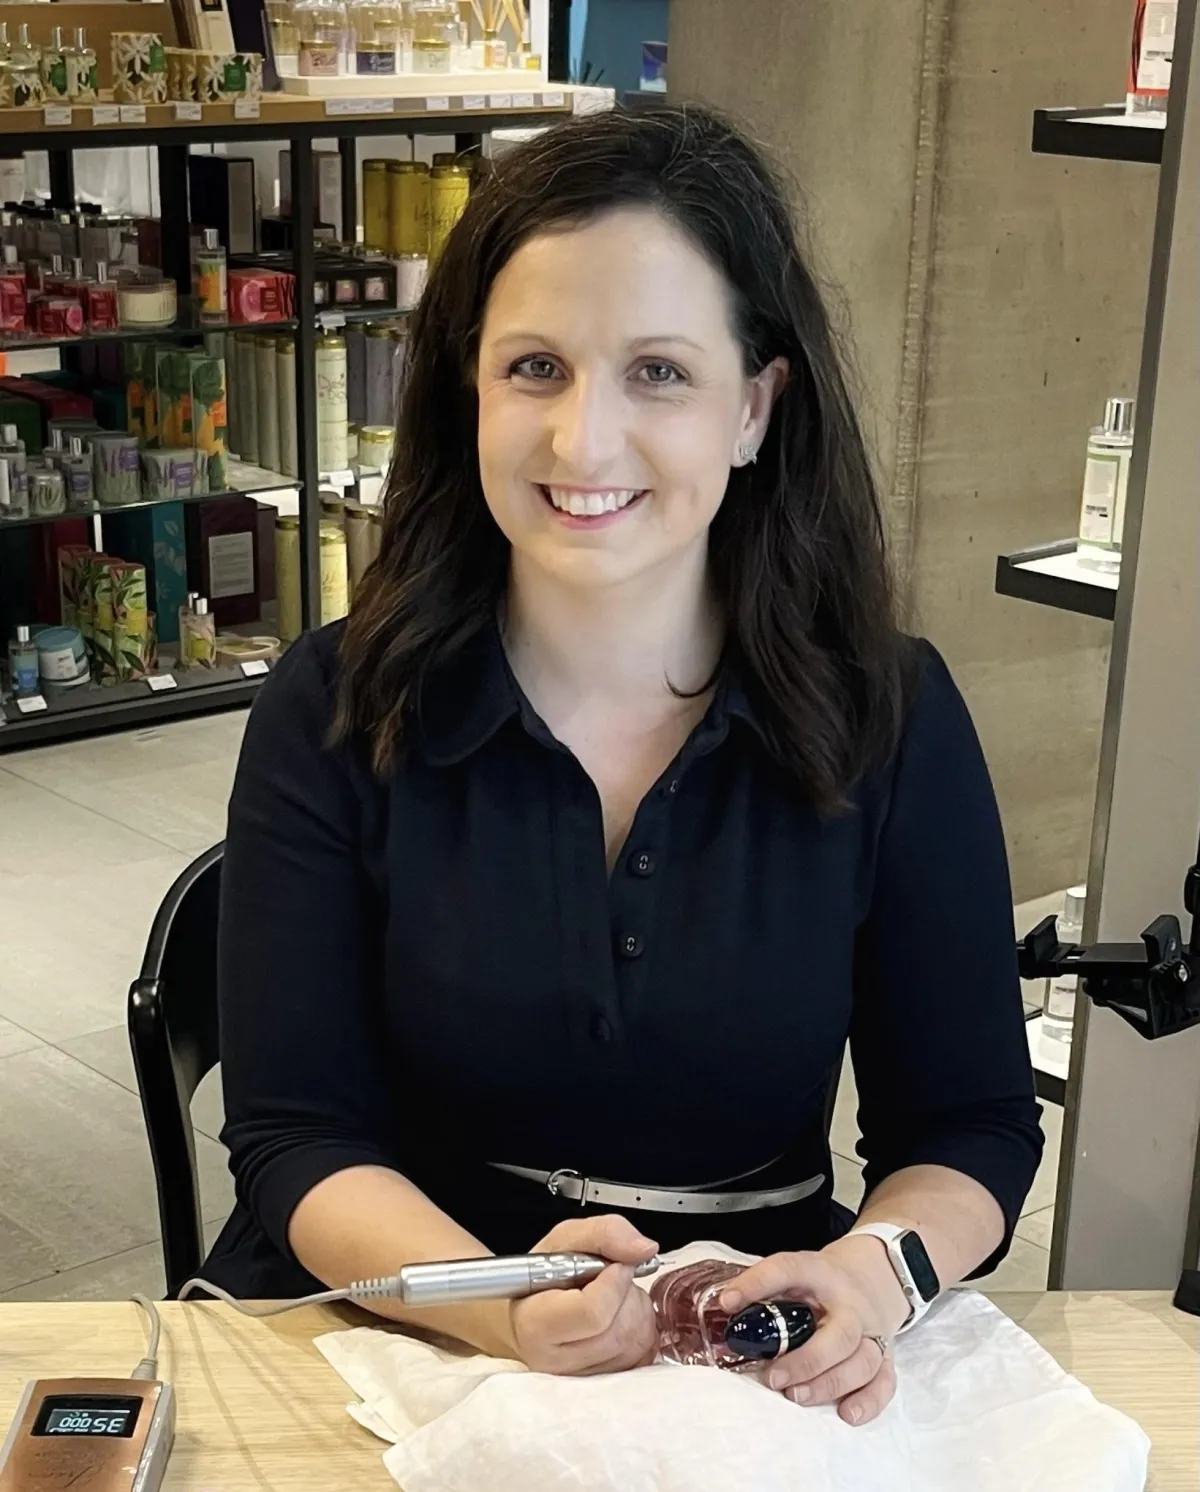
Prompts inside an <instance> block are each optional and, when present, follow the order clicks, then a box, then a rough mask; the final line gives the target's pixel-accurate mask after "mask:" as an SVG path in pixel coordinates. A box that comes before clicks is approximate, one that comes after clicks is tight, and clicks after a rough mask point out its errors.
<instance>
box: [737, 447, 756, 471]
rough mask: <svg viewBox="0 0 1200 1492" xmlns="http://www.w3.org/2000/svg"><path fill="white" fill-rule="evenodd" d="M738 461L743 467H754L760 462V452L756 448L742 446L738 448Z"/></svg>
mask: <svg viewBox="0 0 1200 1492" xmlns="http://www.w3.org/2000/svg"><path fill="white" fill-rule="evenodd" d="M738 460H739V461H740V462H741V464H742V465H743V466H753V465H754V463H755V462H756V461H757V460H758V451H757V450H756V449H755V448H754V446H750V445H740V446H738Z"/></svg>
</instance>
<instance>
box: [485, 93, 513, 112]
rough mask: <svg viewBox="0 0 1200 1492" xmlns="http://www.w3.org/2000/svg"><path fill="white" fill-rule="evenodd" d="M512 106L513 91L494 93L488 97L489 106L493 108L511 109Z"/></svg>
mask: <svg viewBox="0 0 1200 1492" xmlns="http://www.w3.org/2000/svg"><path fill="white" fill-rule="evenodd" d="M512 106H513V102H512V94H511V93H493V94H492V96H491V98H489V99H488V107H489V108H491V109H511V108H512Z"/></svg>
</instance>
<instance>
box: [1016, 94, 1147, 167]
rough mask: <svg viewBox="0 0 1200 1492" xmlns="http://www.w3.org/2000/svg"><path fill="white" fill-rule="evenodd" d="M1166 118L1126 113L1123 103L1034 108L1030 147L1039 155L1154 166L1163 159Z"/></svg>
mask: <svg viewBox="0 0 1200 1492" xmlns="http://www.w3.org/2000/svg"><path fill="white" fill-rule="evenodd" d="M1166 122H1167V121H1166V115H1165V114H1132V115H1128V114H1126V113H1125V106H1124V105H1123V104H1109V105H1106V106H1105V107H1104V108H1102V109H1035V110H1034V111H1033V149H1034V152H1035V153H1036V154H1038V155H1074V156H1086V157H1088V158H1089V159H1091V160H1097V161H1137V162H1140V163H1141V164H1142V165H1145V166H1157V165H1160V164H1161V163H1162V149H1163V135H1164V134H1165V133H1166Z"/></svg>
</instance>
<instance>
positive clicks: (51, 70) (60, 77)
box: [42, 26, 71, 101]
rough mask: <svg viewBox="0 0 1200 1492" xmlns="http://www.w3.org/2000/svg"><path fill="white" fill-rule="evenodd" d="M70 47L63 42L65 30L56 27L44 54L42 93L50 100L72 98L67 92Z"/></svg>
mask: <svg viewBox="0 0 1200 1492" xmlns="http://www.w3.org/2000/svg"><path fill="white" fill-rule="evenodd" d="M69 50H70V49H69V47H68V46H67V45H66V43H65V42H64V41H63V28H62V27H61V26H55V27H54V28H53V29H52V30H51V32H50V45H49V46H48V47H46V48H45V50H44V51H43V52H42V91H43V94H44V96H45V97H46V98H47V99H50V100H52V101H53V100H56V99H63V100H64V101H65V100H66V99H68V98H70V96H71V95H70V93H69V92H68V91H67V54H68V52H69Z"/></svg>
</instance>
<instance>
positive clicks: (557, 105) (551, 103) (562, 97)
mask: <svg viewBox="0 0 1200 1492" xmlns="http://www.w3.org/2000/svg"><path fill="white" fill-rule="evenodd" d="M566 101H567V96H566V94H565V93H543V94H542V107H543V108H544V109H561V108H562V106H563V105H564V104H565V103H566Z"/></svg>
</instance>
